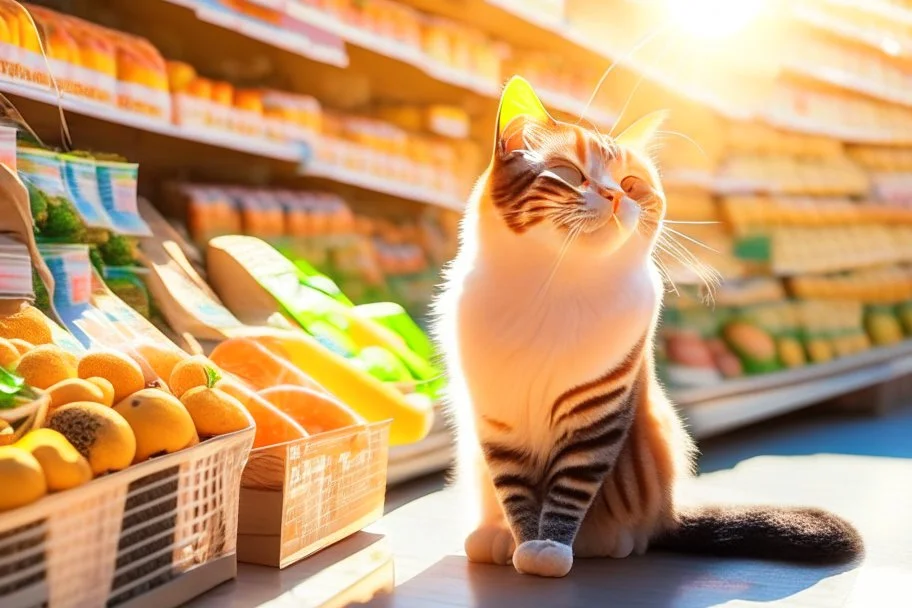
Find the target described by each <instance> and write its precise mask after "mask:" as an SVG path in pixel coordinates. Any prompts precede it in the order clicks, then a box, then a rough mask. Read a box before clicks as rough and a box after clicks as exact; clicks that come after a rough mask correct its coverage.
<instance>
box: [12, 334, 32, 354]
mask: <svg viewBox="0 0 912 608" xmlns="http://www.w3.org/2000/svg"><path fill="white" fill-rule="evenodd" d="M9 343H10V344H12V345H13V346H15V347H16V350H18V351H19V355H20V356H21V355H24V354H25V353H27V352H29V351H30V350H32V349H33V348H35V345H34V344H32V343H31V342H26V341H25V340H20V339H19V338H12V339H11V340H10V341H9Z"/></svg>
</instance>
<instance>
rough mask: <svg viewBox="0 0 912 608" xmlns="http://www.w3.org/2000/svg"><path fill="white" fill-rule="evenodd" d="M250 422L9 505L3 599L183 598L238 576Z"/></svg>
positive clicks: (3, 526)
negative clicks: (27, 502)
mask: <svg viewBox="0 0 912 608" xmlns="http://www.w3.org/2000/svg"><path fill="white" fill-rule="evenodd" d="M253 435H254V431H253V428H252V427H251V428H250V429H245V430H243V431H238V432H237V433H232V434H230V435H223V436H221V437H215V438H212V439H209V440H207V441H205V442H203V443H201V444H200V445H198V446H195V447H193V448H189V449H186V450H183V451H180V452H176V453H174V454H168V455H166V456H162V457H160V458H155V459H153V460H150V461H147V462H144V463H141V464H138V465H135V466H132V467H130V468H128V469H125V470H123V471H120V472H118V473H114V474H112V475H109V476H107V477H102V478H99V479H96V480H94V481H92V482H91V483H88V484H86V485H84V486H81V487H79V488H75V489H73V490H68V491H65V492H60V493H59V494H53V495H49V496H47V497H45V498H43V499H42V500H40V501H38V502H37V503H34V504H33V505H29V506H26V507H22V508H19V509H16V510H13V511H10V512H8V513H4V514H2V515H0V606H3V608H32V607H39V606H47V607H48V608H70V607H72V608H93V607H96V606H97V607H102V606H107V607H114V606H130V607H131V608H133V607H145V606H149V607H150V608H163V607H166V606H178V605H181V604H182V603H184V602H186V601H187V600H189V599H190V598H192V597H194V596H196V595H199V594H200V593H202V592H204V591H206V590H207V589H210V588H212V587H214V586H215V585H218V584H219V583H221V582H223V581H225V580H228V579H231V578H234V576H235V575H236V573H237V561H236V556H235V552H236V543H237V524H238V520H237V514H238V497H239V490H240V479H241V473H242V471H243V469H244V465H245V463H246V460H247V456H248V454H249V452H250V448H251V445H252V443H253Z"/></svg>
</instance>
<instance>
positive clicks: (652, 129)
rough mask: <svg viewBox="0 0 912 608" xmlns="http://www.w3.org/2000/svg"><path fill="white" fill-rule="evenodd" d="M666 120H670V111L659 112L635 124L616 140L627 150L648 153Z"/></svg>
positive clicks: (648, 115) (644, 117)
mask: <svg viewBox="0 0 912 608" xmlns="http://www.w3.org/2000/svg"><path fill="white" fill-rule="evenodd" d="M666 120H668V111H667V110H657V111H655V112H652V113H650V114H647V115H646V116H643V117H642V118H640V119H639V120H637V121H636V122H634V123H633V124H632V125H630V126H629V127H627V128H626V129H624V132H623V133H621V134H620V135H618V136H617V137H615V138H614V140H615V142H616V143H617V144H618V145H620V146H624V147H625V148H632V149H634V150H638V151H640V152H648V150H649V146H650V144H652V142H653V141H654V140H655V136H656V134H657V133H658V132H659V129H661V128H662V125H663V124H664V123H665V121H666Z"/></svg>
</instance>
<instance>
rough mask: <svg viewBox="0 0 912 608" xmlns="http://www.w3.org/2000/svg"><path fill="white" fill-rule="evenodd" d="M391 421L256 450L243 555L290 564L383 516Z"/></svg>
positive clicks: (247, 489) (247, 482)
mask: <svg viewBox="0 0 912 608" xmlns="http://www.w3.org/2000/svg"><path fill="white" fill-rule="evenodd" d="M389 425H390V423H389V422H378V423H374V424H369V425H366V426H357V427H349V428H345V429H339V430H337V431H331V432H328V433H321V434H319V435H314V436H312V437H308V438H306V439H301V440H299V441H293V442H289V443H285V444H281V445H277V446H269V447H264V448H257V449H255V450H253V451H252V452H251V453H250V461H249V462H248V463H247V467H246V468H245V469H244V475H243V478H242V481H241V509H240V515H239V518H240V523H239V526H238V559H239V560H240V561H242V562H249V563H254V564H262V565H266V566H273V567H277V568H285V567H286V566H289V565H291V564H293V563H295V562H297V561H300V560H302V559H304V558H306V557H307V556H309V555H312V554H313V553H316V552H317V551H319V550H320V549H323V548H325V547H328V546H329V545H331V544H333V543H335V542H338V541H340V540H342V539H343V538H346V537H348V536H350V535H352V534H354V533H355V532H357V531H359V530H361V529H362V528H364V527H365V526H366V525H368V524H370V523H372V522H374V521H376V520H377V519H379V518H380V517H381V516H382V515H383V506H384V501H385V499H386V470H387V461H388V458H389Z"/></svg>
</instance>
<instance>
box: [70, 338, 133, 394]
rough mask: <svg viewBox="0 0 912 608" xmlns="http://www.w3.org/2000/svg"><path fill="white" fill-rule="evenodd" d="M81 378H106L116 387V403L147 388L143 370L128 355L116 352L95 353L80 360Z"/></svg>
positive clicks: (79, 370)
mask: <svg viewBox="0 0 912 608" xmlns="http://www.w3.org/2000/svg"><path fill="white" fill-rule="evenodd" d="M78 372H79V377H80V378H92V377H95V376H98V377H100V378H104V379H105V380H107V381H108V382H110V383H111V386H113V387H114V403H117V402H119V401H121V400H122V399H126V398H127V397H128V396H130V395H132V394H133V393H135V392H137V391H141V390H142V389H143V388H145V386H146V380H145V378H144V377H143V372H142V369H140V367H139V365H138V364H137V363H136V361H134V360H133V359H131V358H130V357H128V356H127V355H125V354H123V353H120V352H117V351H114V350H105V351H95V352H91V353H88V354H86V355H84V356H83V357H82V359H80V360H79V368H78Z"/></svg>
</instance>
